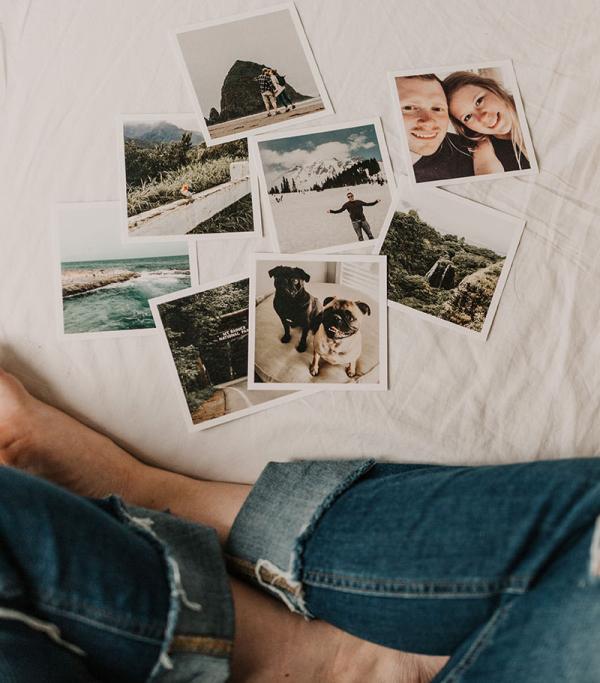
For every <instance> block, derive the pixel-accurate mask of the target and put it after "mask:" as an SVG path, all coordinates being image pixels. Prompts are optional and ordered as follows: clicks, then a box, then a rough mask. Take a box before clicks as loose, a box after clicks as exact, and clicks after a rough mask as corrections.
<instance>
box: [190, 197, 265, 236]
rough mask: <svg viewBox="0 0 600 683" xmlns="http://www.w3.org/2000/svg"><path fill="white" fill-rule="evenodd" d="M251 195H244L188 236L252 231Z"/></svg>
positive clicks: (191, 231) (198, 226)
mask: <svg viewBox="0 0 600 683" xmlns="http://www.w3.org/2000/svg"><path fill="white" fill-rule="evenodd" d="M252 218H253V216H252V195H251V194H246V195H244V196H243V197H242V198H241V199H238V200H237V202H234V203H233V204H230V205H229V206H228V207H227V208H225V209H223V210H222V211H219V213H216V214H215V215H214V216H211V217H210V218H209V219H208V220H206V221H204V222H203V223H200V225H197V226H196V227H195V228H194V229H193V230H190V231H189V232H188V235H205V234H208V233H211V234H212V233H219V232H249V231H251V230H252V229H253V227H254V226H253V221H252Z"/></svg>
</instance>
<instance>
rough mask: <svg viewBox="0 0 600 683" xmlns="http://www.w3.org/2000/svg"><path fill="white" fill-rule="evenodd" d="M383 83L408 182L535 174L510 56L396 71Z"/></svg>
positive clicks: (451, 181) (442, 182) (481, 178)
mask: <svg viewBox="0 0 600 683" xmlns="http://www.w3.org/2000/svg"><path fill="white" fill-rule="evenodd" d="M390 85H391V88H392V98H393V100H394V104H395V109H396V111H397V112H398V120H399V122H400V127H401V129H402V130H403V131H404V136H403V141H404V151H405V155H406V160H407V167H408V170H409V176H410V178H411V180H412V181H413V182H415V183H419V184H424V183H429V184H432V185H440V184H441V185H448V184H451V183H464V182H465V180H484V179H485V180H489V179H490V178H497V177H505V176H507V175H528V174H532V173H537V170H538V169H537V162H536V160H535V154H534V151H533V144H532V142H531V136H530V135H529V129H528V127H527V121H526V119H525V111H524V109H523V104H522V102H521V97H520V95H519V88H518V86H517V79H516V76H515V72H514V69H513V67H512V64H511V62H510V61H502V62H488V63H485V64H476V65H473V64H468V65H466V66H465V65H462V66H455V67H431V68H427V69H413V70H411V71H396V72H393V73H391V74H390Z"/></svg>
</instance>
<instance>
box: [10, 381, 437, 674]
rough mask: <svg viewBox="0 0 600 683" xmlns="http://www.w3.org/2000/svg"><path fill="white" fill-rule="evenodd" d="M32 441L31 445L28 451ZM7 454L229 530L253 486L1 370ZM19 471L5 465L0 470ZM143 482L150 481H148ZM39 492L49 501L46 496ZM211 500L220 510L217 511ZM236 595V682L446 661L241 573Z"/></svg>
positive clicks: (416, 667)
mask: <svg viewBox="0 0 600 683" xmlns="http://www.w3.org/2000/svg"><path fill="white" fill-rule="evenodd" d="M44 434H47V442H45V441H44ZM26 446H27V447H29V448H30V449H31V451H30V453H29V455H27V453H26V448H25V447H26ZM78 449H79V450H78ZM61 458H62V460H63V461H64V462H62V464H61ZM0 461H1V462H3V463H5V464H8V462H9V461H10V464H13V465H14V464H16V463H19V464H20V465H21V466H24V467H26V468H27V470H28V471H30V472H34V471H35V472H36V473H37V474H44V475H46V476H51V477H54V478H58V479H60V483H61V484H63V485H66V486H68V485H69V483H72V484H73V485H74V486H75V488H76V489H77V490H78V491H79V492H82V493H85V492H86V488H89V489H91V491H92V492H93V494H94V495H104V494H105V493H108V492H109V491H110V490H111V488H112V485H113V484H114V485H115V486H116V487H119V486H122V484H123V481H126V482H128V483H129V484H130V485H128V486H126V487H124V488H125V489H126V490H124V491H122V493H124V494H126V496H128V495H129V494H132V496H133V498H134V499H133V500H131V499H130V500H131V502H133V503H135V504H137V505H140V504H142V502H143V501H144V500H146V501H149V502H150V503H151V504H154V505H155V506H156V507H157V508H159V509H164V508H165V507H170V508H171V510H172V511H173V512H175V510H174V508H179V509H180V510H182V511H184V512H185V516H187V517H188V518H197V520H198V521H200V522H201V523H210V521H211V520H212V521H214V522H215V523H216V525H217V526H218V527H219V529H221V535H222V536H223V535H226V534H227V531H228V527H229V526H230V524H231V522H230V521H229V520H230V519H231V518H232V517H234V516H235V514H236V513H237V510H239V508H240V506H241V504H242V502H243V500H244V499H245V497H246V496H247V494H248V491H249V489H250V487H249V486H245V485H236V484H225V483H222V482H202V481H197V480H193V479H190V478H188V477H183V476H181V475H175V474H173V473H169V472H166V471H162V470H159V469H158V468H152V467H148V466H146V465H143V464H142V463H139V461H137V460H136V459H135V458H133V457H132V456H131V455H129V454H128V453H126V452H125V451H124V450H122V449H120V448H119V447H118V446H116V445H115V444H114V443H113V442H112V441H110V440H109V439H107V438H106V437H103V436H101V435H99V434H97V433H96V432H94V431H93V430H91V429H90V428H88V427H86V426H84V425H82V424H81V423H79V422H77V421H76V420H74V419H73V418H70V417H69V416H67V415H65V414H64V413H62V412H61V411H59V410H56V409H54V408H51V407H50V406H47V405H46V404H42V403H41V402H39V401H37V400H36V399H34V398H33V397H31V396H30V395H29V394H27V392H26V391H25V389H24V388H23V387H22V385H21V384H20V383H19V382H17V381H16V380H15V379H14V378H13V377H11V376H10V375H8V374H7V373H3V372H1V371H0ZM129 461H132V462H131V463H129ZM122 462H126V463H129V464H130V465H131V466H132V469H131V470H129V471H128V472H127V476H125V477H121V476H120V475H121V469H120V464H121V463H122ZM10 471H11V470H9V469H8V468H2V467H0V474H2V473H4V472H10ZM115 472H116V476H113V475H114V474H115ZM96 478H97V479H98V480H100V481H101V482H102V486H101V487H100V488H102V489H105V488H106V487H108V490H103V491H102V492H99V490H98V485H97V483H96V481H95V480H96ZM140 481H143V482H144V484H143V486H141V488H140V487H139V486H138V484H139V482H140ZM13 488H15V487H13ZM112 490H115V489H112ZM34 498H35V499H37V500H38V501H39V500H40V497H39V496H34ZM207 499H208V500H209V501H211V502H210V503H209V504H207V503H206V500H207ZM186 501H187V502H186ZM211 505H214V507H215V510H211V509H210V507H211ZM11 507H12V506H11ZM15 507H16V508H17V509H20V507H21V506H20V505H16V506H15ZM54 512H56V510H54ZM59 516H60V515H59ZM66 517H67V519H70V520H71V522H72V521H73V520H77V521H81V515H80V514H79V513H77V514H67V515H66ZM2 519H4V520H6V519H8V520H9V521H10V516H7V515H5V514H4V513H2V514H0V520H2ZM56 527H57V529H58V530H59V531H60V532H61V533H62V532H63V531H66V528H65V529H63V528H62V525H61V524H60V523H58V522H57V524H56ZM47 537H48V538H51V537H52V534H49V535H47ZM94 539H96V540H97V536H96V535H94V536H93V537H92V536H91V535H90V540H91V541H93V540H94ZM102 547H103V546H102V545H101V544H99V543H96V545H95V549H96V550H97V549H98V548H102ZM86 556H87V554H86ZM0 557H1V555H0ZM89 559H90V561H91V559H92V555H91V553H90V555H89ZM0 573H1V570H0ZM4 584H5V585H6V581H5V582H4ZM232 593H233V600H234V604H235V615H236V640H235V643H234V648H233V662H232V666H233V672H234V677H233V679H232V680H234V681H235V680H244V681H245V682H246V683H251V681H256V682H257V683H258V682H260V683H269V682H270V681H279V680H280V679H281V677H282V671H284V672H285V673H290V674H291V675H292V676H293V678H292V679H291V680H294V681H296V682H297V683H314V682H315V681H317V680H319V678H318V677H316V675H317V672H321V673H322V672H326V673H325V674H323V676H324V677H323V678H322V680H324V681H327V683H336V682H337V681H339V682H340V683H352V681H356V682H357V683H359V682H360V683H363V681H365V680H369V681H373V682H374V683H375V682H377V683H384V682H387V681H390V682H392V681H393V682H394V683H409V682H410V683H421V682H424V681H429V680H431V678H432V677H433V675H434V672H435V671H436V670H437V669H439V668H440V666H441V662H438V661H437V660H435V659H428V658H423V657H418V656H413V655H411V654H409V653H403V652H398V651H396V650H392V649H389V648H385V647H382V646H379V645H376V644H372V643H366V642H364V641H359V639H357V638H355V637H353V636H351V635H350V634H347V633H345V632H343V631H342V630H340V629H338V628H336V627H334V626H333V625H330V624H326V623H324V622H319V623H318V624H317V623H316V622H306V621H305V620H304V619H302V617H299V616H298V615H295V614H291V613H290V612H289V611H288V610H287V609H286V608H285V607H283V606H282V605H280V604H278V603H277V602H276V601H274V600H273V599H272V598H271V597H269V596H267V595H265V594H263V593H262V592H259V591H257V590H254V589H251V588H248V587H246V586H244V585H241V584H239V582H237V581H235V580H234V581H233V583H232ZM65 633H66V632H65ZM349 668H350V671H349ZM0 671H1V668H0ZM365 672H366V673H365ZM250 674H252V676H254V678H252V677H251V676H250ZM351 674H352V675H354V676H355V677H354V678H352V675H351ZM319 675H321V674H319ZM57 683H58V682H57ZM60 683H67V680H66V679H65V681H64V682H63V681H62V680H61V682H60ZM68 683H71V682H70V681H69V682H68ZM77 683H79V681H77Z"/></svg>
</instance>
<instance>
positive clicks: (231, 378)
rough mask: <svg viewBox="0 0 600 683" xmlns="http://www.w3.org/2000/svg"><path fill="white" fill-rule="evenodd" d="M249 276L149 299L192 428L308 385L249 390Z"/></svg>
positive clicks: (255, 408) (267, 405) (230, 416)
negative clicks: (290, 388)
mask: <svg viewBox="0 0 600 683" xmlns="http://www.w3.org/2000/svg"><path fill="white" fill-rule="evenodd" d="M248 297H249V285H248V277H244V276H241V277H240V276H237V277H233V278H230V279H228V280H222V281H219V282H213V283H210V284H207V285H203V286H201V287H197V288H195V289H193V290H191V291H190V290H188V291H186V292H183V293H179V294H175V295H169V296H164V297H160V298H157V299H154V300H152V301H151V302H150V305H151V307H152V313H153V315H154V319H155V321H156V326H157V327H158V328H159V329H160V330H162V332H163V340H164V344H165V349H166V351H168V355H169V359H170V364H171V367H172V368H173V371H174V374H175V376H176V379H177V383H178V385H179V387H180V389H181V394H180V395H181V396H182V398H183V404H184V413H185V415H186V420H187V422H188V426H189V427H190V429H193V430H197V429H206V428H207V427H214V426H215V425H218V424H222V423H223V422H229V421H230V420H234V419H236V418H238V417H243V416H244V415H249V414H251V413H255V412H257V411H259V410H266V409H267V408H271V407H273V406H274V405H278V404H280V403H283V402H286V401H290V400H294V399H297V398H299V397H301V396H306V395H307V393H308V392H307V391H304V392H297V391H274V392H269V393H265V392H262V391H250V390H249V389H248V382H247V376H246V373H247V369H248V301H249V298H248Z"/></svg>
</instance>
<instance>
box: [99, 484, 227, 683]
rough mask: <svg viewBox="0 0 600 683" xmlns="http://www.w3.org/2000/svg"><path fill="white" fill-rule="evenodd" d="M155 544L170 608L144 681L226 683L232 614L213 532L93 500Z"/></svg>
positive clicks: (113, 501)
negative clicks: (158, 654)
mask: <svg viewBox="0 0 600 683" xmlns="http://www.w3.org/2000/svg"><path fill="white" fill-rule="evenodd" d="M96 503H97V504H98V505H100V506H101V507H104V508H105V509H107V510H109V511H110V512H112V514H113V515H115V516H116V517H118V518H120V519H121V521H123V522H124V523H126V524H128V525H129V526H130V527H131V528H132V529H134V530H136V531H137V532H138V533H140V534H142V535H143V536H145V537H146V538H147V539H148V540H150V541H151V542H152V543H154V544H156V545H157V547H158V548H159V550H160V552H161V553H162V555H163V558H164V562H165V568H166V572H167V578H168V582H169V587H170V593H171V597H170V609H169V614H168V616H167V622H166V624H165V632H164V639H163V643H162V647H161V651H160V656H159V658H158V660H157V661H156V665H155V666H154V669H153V671H152V672H151V674H150V677H149V679H148V681H151V683H180V682H181V683H183V681H190V680H192V679H194V680H203V681H207V682H208V681H210V683H225V681H227V680H228V679H229V675H230V655H231V651H232V646H233V631H234V612H233V601H232V597H231V592H230V589H229V580H228V578H227V573H226V568H225V562H224V560H223V556H222V553H221V549H220V546H219V541H218V538H217V534H216V532H215V531H214V529H211V528H209V527H205V526H201V525H198V524H192V523H191V522H187V521H186V520H183V519H180V518H178V517H174V516H173V515H171V514H169V513H168V512H158V511H156V510H147V509H145V508H138V507H134V506H131V505H126V504H125V503H124V502H123V501H122V500H121V499H120V498H118V497H116V496H111V497H109V498H107V499H104V500H101V501H96Z"/></svg>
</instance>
